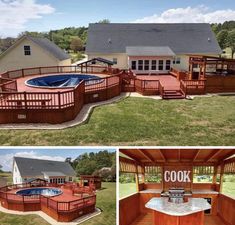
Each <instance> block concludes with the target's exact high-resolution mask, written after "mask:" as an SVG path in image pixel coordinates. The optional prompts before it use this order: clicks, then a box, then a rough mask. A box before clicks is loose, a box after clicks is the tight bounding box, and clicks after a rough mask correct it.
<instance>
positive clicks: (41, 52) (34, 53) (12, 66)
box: [0, 39, 71, 73]
mask: <svg viewBox="0 0 235 225" xmlns="http://www.w3.org/2000/svg"><path fill="white" fill-rule="evenodd" d="M25 45H28V46H30V48H31V55H24V46H25ZM59 65H63V66H64V65H71V60H70V59H67V60H63V61H59V60H58V59H56V58H55V57H54V56H53V55H52V54H50V53H49V52H48V51H47V50H45V49H43V48H41V47H40V46H39V45H37V44H35V43H34V42H32V41H31V40H29V39H23V40H22V41H21V42H19V43H18V44H16V46H13V48H12V49H11V50H10V51H9V52H6V54H5V55H2V57H0V73H3V72H5V71H9V70H17V69H22V68H30V67H43V66H59Z"/></svg>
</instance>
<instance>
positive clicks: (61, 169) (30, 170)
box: [14, 157, 75, 176]
mask: <svg viewBox="0 0 235 225" xmlns="http://www.w3.org/2000/svg"><path fill="white" fill-rule="evenodd" d="M14 161H15V163H16V164H17V167H18V169H19V172H20V174H21V176H41V175H43V173H44V172H45V171H47V173H52V172H54V173H60V174H64V175H66V176H75V171H74V169H73V168H72V166H71V165H70V164H69V163H67V162H61V161H52V160H41V159H32V158H22V157H14Z"/></svg>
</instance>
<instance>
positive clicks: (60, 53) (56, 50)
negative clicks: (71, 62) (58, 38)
mask: <svg viewBox="0 0 235 225" xmlns="http://www.w3.org/2000/svg"><path fill="white" fill-rule="evenodd" d="M27 38H29V39H30V40H31V41H33V42H34V43H36V44H37V45H39V46H40V47H41V48H43V49H45V50H46V51H48V52H50V53H51V54H52V55H54V56H55V57H56V58H57V59H59V60H65V59H69V58H70V56H69V55H68V54H67V53H66V52H65V51H64V50H62V49H61V48H60V47H58V46H57V45H56V44H55V43H53V42H51V41H50V40H48V39H47V38H40V37H31V36H27Z"/></svg>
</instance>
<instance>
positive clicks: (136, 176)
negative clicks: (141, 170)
mask: <svg viewBox="0 0 235 225" xmlns="http://www.w3.org/2000/svg"><path fill="white" fill-rule="evenodd" d="M135 171H136V173H135V183H136V190H137V192H139V191H140V187H139V174H138V166H137V164H135Z"/></svg>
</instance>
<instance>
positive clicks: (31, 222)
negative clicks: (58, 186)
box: [0, 212, 50, 225]
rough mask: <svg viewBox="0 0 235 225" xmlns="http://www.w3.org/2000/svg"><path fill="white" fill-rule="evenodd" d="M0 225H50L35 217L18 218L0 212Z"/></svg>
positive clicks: (17, 216)
mask: <svg viewBox="0 0 235 225" xmlns="http://www.w3.org/2000/svg"><path fill="white" fill-rule="evenodd" d="M0 224H1V225H16V224H17V225H26V224H27V225H50V224H49V223H47V222H46V221H45V220H44V219H42V218H41V217H40V216H37V215H27V216H19V215H12V214H6V213H2V212H0Z"/></svg>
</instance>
